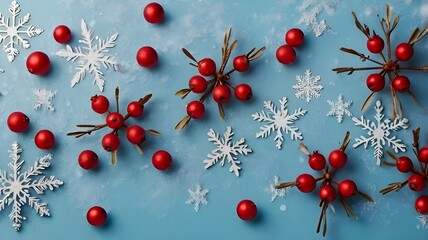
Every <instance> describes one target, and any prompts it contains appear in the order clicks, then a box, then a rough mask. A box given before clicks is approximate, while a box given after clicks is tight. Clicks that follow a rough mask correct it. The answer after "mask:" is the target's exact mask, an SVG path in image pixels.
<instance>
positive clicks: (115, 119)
mask: <svg viewBox="0 0 428 240" xmlns="http://www.w3.org/2000/svg"><path fill="white" fill-rule="evenodd" d="M123 121H124V118H123V116H122V114H120V113H118V112H112V113H109V114H108V115H107V117H106V123H107V126H109V128H111V129H115V130H117V129H119V128H121V127H122V126H123Z"/></svg>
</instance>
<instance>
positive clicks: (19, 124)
mask: <svg viewBox="0 0 428 240" xmlns="http://www.w3.org/2000/svg"><path fill="white" fill-rule="evenodd" d="M29 125H30V119H29V118H28V117H27V115H25V114H24V113H22V112H13V113H11V114H10V115H9V117H7V126H8V127H9V129H10V130H11V131H12V132H16V133H21V132H24V131H25V130H27V129H28V126H29Z"/></svg>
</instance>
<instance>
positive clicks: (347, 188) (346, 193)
mask: <svg viewBox="0 0 428 240" xmlns="http://www.w3.org/2000/svg"><path fill="white" fill-rule="evenodd" d="M357 193H358V189H357V184H355V182H354V181H352V180H349V179H346V180H343V181H342V182H340V183H339V194H340V196H342V197H344V198H349V197H353V196H355V194H357Z"/></svg>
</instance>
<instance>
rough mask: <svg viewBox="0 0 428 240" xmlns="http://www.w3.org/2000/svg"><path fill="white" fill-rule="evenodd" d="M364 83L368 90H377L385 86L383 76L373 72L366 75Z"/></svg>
mask: <svg viewBox="0 0 428 240" xmlns="http://www.w3.org/2000/svg"><path fill="white" fill-rule="evenodd" d="M366 84H367V87H368V88H369V89H370V91H372V92H379V91H380V90H382V89H383V88H384V87H385V78H384V77H383V76H382V74H379V73H373V74H370V75H369V76H368V77H367V80H366Z"/></svg>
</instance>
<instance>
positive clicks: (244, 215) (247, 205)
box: [236, 199, 257, 221]
mask: <svg viewBox="0 0 428 240" xmlns="http://www.w3.org/2000/svg"><path fill="white" fill-rule="evenodd" d="M236 213H237V214H238V217H239V218H241V219H242V220H244V221H250V220H253V219H254V218H255V217H256V215H257V206H256V204H254V202H253V201H251V200H248V199H245V200H242V201H240V202H239V203H238V205H237V206H236Z"/></svg>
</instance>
